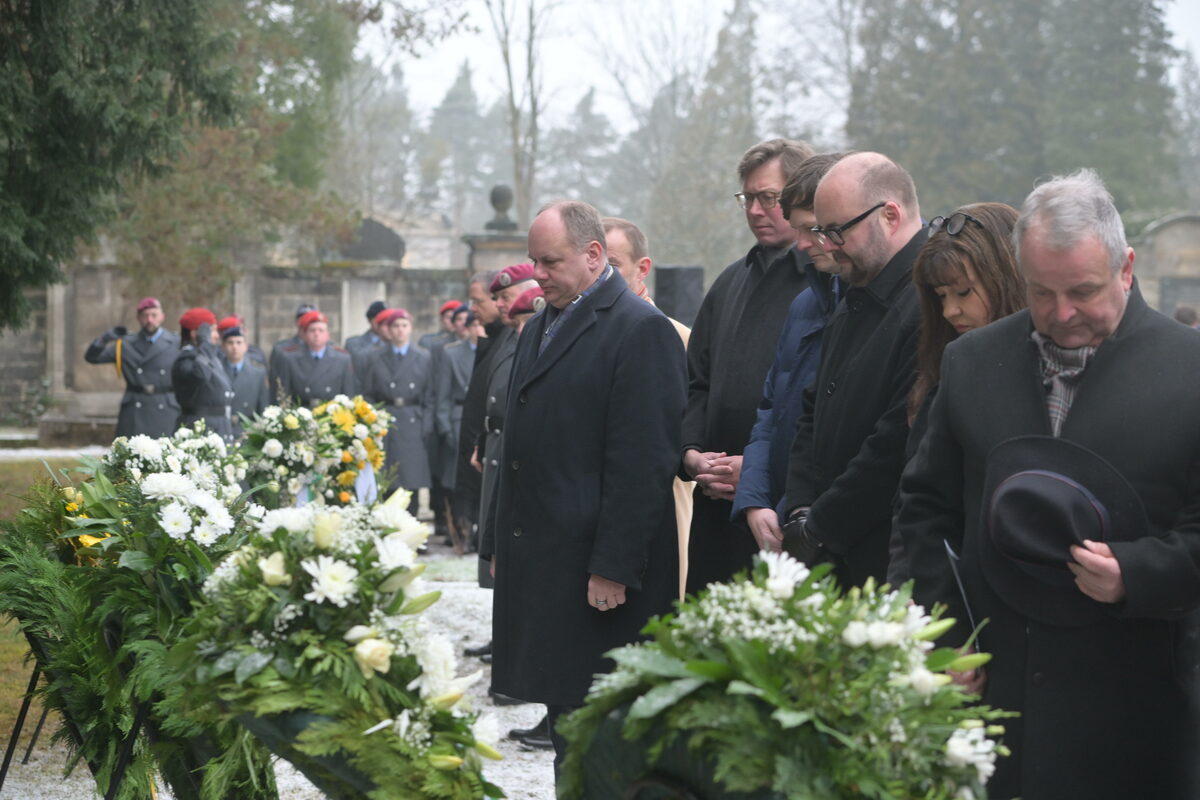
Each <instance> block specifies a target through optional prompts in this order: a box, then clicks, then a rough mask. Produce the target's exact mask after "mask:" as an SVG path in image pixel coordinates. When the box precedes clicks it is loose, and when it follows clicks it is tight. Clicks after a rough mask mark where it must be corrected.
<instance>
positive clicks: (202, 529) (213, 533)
mask: <svg viewBox="0 0 1200 800" xmlns="http://www.w3.org/2000/svg"><path fill="white" fill-rule="evenodd" d="M220 535H221V532H220V531H218V530H217V529H216V527H214V526H213V524H212V520H211V519H210V518H208V517H205V518H204V519H202V520H200V521H199V522H198V523H196V529H195V530H194V531H192V538H193V539H194V540H195V541H196V544H199V545H202V546H204V547H211V546H212V545H214V544H216V543H217V539H218V538H219V537H220Z"/></svg>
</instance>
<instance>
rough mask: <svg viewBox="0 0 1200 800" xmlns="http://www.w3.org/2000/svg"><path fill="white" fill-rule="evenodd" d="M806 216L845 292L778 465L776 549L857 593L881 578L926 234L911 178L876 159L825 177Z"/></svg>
mask: <svg viewBox="0 0 1200 800" xmlns="http://www.w3.org/2000/svg"><path fill="white" fill-rule="evenodd" d="M813 212H814V213H815V215H816V222H817V224H816V225H815V226H814V227H813V228H812V233H813V234H815V235H816V237H817V239H818V242H819V243H820V244H821V246H822V247H823V248H824V249H825V251H826V252H827V253H828V254H829V255H830V257H831V258H833V260H834V262H835V263H836V264H837V266H838V270H839V271H838V274H839V277H840V279H841V280H842V281H843V282H844V283H845V284H848V288H847V289H846V290H845V292H844V295H843V297H842V300H841V301H840V302H839V304H838V307H837V309H836V310H835V311H834V314H833V318H832V319H831V320H830V322H829V325H828V327H827V328H826V329H825V334H824V342H823V347H822V353H821V363H820V366H819V367H818V369H817V376H816V379H815V381H814V383H813V385H812V387H811V389H810V390H809V391H808V392H807V393H806V396H805V402H804V412H803V414H802V415H801V417H800V422H799V423H798V425H797V428H796V438H795V440H794V441H793V442H792V448H791V452H790V453H789V456H788V474H787V485H786V496H785V498H784V506H783V508H785V509H788V518H787V522H786V523H785V524H784V527H783V547H784V549H786V550H788V551H789V552H791V553H792V554H793V555H795V556H797V557H798V558H800V559H802V560H804V561H806V562H816V561H825V560H828V561H832V562H833V564H834V566H835V570H836V574H837V576H838V579H839V580H840V581H841V582H842V584H843V585H844V586H857V585H860V584H862V583H863V581H865V580H866V579H867V578H868V577H874V578H876V579H877V580H883V579H884V577H885V575H886V573H887V564H888V539H889V536H890V532H891V527H892V508H893V499H894V497H895V494H896V486H897V484H898V483H899V480H900V472H901V470H902V469H903V467H904V445H905V441H906V439H907V437H908V423H907V417H906V413H905V409H906V405H905V404H906V400H907V398H908V393H909V390H910V389H911V388H912V384H913V380H914V378H915V377H916V359H917V330H918V309H917V297H916V293H915V290H914V288H913V284H912V266H913V262H914V261H915V260H916V257H917V253H918V252H919V251H920V249H921V246H922V245H923V244H924V243H925V239H926V232H925V230H924V229H923V228H922V226H921V211H920V208H919V207H918V204H917V191H916V187H915V186H914V185H913V181H912V177H911V176H909V174H908V173H907V172H906V171H905V170H904V169H902V168H901V167H899V166H898V165H896V164H895V163H894V162H892V161H891V160H890V159H888V158H887V157H886V156H883V155H881V154H879V153H856V154H854V155H851V156H847V157H846V158H844V159H842V160H841V161H839V162H838V163H837V164H836V165H835V166H834V167H833V168H832V169H830V170H829V172H828V173H827V174H826V175H825V177H824V178H823V179H822V180H821V183H820V184H819V186H818V187H817V193H816V197H815V199H814V203H813Z"/></svg>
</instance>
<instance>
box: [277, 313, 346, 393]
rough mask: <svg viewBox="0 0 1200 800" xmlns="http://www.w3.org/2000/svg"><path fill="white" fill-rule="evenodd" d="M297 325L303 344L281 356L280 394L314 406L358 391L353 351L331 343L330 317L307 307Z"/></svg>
mask: <svg viewBox="0 0 1200 800" xmlns="http://www.w3.org/2000/svg"><path fill="white" fill-rule="evenodd" d="M296 328H297V330H298V331H299V334H300V338H301V341H302V342H303V343H304V344H303V346H302V347H300V348H298V349H296V350H288V351H286V352H285V353H284V354H283V356H282V358H281V364H280V370H279V385H280V386H282V392H283V394H282V395H281V396H282V397H291V398H292V399H293V400H294V401H295V402H297V403H299V404H300V405H306V406H308V407H309V408H315V407H316V406H319V405H320V404H321V403H324V402H325V401H326V400H332V399H333V398H334V397H335V396H336V395H339V394H344V395H346V396H348V397H353V396H354V395H355V394H357V392H358V383H357V382H356V381H355V379H354V367H353V366H352V365H351V363H350V354H349V353H347V352H346V351H345V350H343V349H342V348H340V347H338V346H336V345H332V344H330V343H329V319H328V318H327V317H326V316H325V315H324V314H322V313H321V312H320V311H316V310H313V311H308V312H306V313H305V314H303V315H302V316H301V317H300V319H299V320H297V321H296Z"/></svg>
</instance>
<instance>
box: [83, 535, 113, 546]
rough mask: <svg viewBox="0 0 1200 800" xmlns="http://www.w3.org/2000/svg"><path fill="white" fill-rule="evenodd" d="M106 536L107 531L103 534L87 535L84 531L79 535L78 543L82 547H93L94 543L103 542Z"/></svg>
mask: <svg viewBox="0 0 1200 800" xmlns="http://www.w3.org/2000/svg"><path fill="white" fill-rule="evenodd" d="M108 537H109V534H107V533H106V534H104V535H103V536H89V535H88V534H86V533H85V534H82V535H81V536H80V537H79V543H80V544H81V545H83V546H84V547H95V546H96V545H98V544H100V542H103V541H104V540H105V539H107V538H108Z"/></svg>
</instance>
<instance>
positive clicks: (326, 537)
mask: <svg viewBox="0 0 1200 800" xmlns="http://www.w3.org/2000/svg"><path fill="white" fill-rule="evenodd" d="M341 529H342V517H341V515H340V514H338V513H337V512H334V511H321V512H318V513H317V515H316V517H315V518H314V519H313V529H312V537H313V544H315V545H316V546H317V549H318V550H328V549H330V548H331V547H333V546H334V544H336V543H337V540H338V532H339V531H340V530H341Z"/></svg>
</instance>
